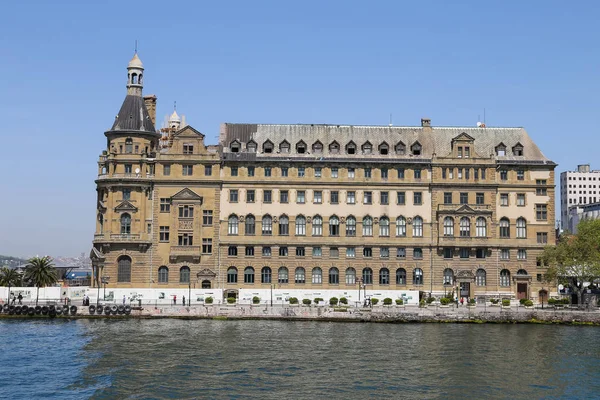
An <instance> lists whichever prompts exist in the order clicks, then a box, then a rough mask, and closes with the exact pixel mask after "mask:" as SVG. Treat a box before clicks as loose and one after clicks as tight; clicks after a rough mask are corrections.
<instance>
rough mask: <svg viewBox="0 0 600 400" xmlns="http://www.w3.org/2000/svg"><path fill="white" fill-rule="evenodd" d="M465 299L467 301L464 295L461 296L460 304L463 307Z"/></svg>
mask: <svg viewBox="0 0 600 400" xmlns="http://www.w3.org/2000/svg"><path fill="white" fill-rule="evenodd" d="M464 301H465V298H464V297H461V298H460V305H461V307H462V305H463V303H464Z"/></svg>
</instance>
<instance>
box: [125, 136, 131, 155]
mask: <svg viewBox="0 0 600 400" xmlns="http://www.w3.org/2000/svg"><path fill="white" fill-rule="evenodd" d="M125 153H128V154H131V153H133V140H132V139H129V138H128V139H125Z"/></svg>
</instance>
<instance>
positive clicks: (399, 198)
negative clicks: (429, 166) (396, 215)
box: [396, 192, 406, 205]
mask: <svg viewBox="0 0 600 400" xmlns="http://www.w3.org/2000/svg"><path fill="white" fill-rule="evenodd" d="M396 202H397V203H398V205H404V204H406V192H396Z"/></svg>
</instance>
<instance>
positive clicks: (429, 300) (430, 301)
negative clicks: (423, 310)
mask: <svg viewBox="0 0 600 400" xmlns="http://www.w3.org/2000/svg"><path fill="white" fill-rule="evenodd" d="M434 301H435V298H433V297H431V296H429V297H428V298H427V304H431V303H433V302H434Z"/></svg>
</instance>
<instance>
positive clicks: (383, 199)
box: [379, 192, 390, 204]
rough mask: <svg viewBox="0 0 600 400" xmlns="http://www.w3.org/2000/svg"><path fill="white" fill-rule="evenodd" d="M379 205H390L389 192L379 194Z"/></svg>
mask: <svg viewBox="0 0 600 400" xmlns="http://www.w3.org/2000/svg"><path fill="white" fill-rule="evenodd" d="M379 197H380V203H381V204H389V203H390V194H389V192H381V193H380V194H379Z"/></svg>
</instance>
